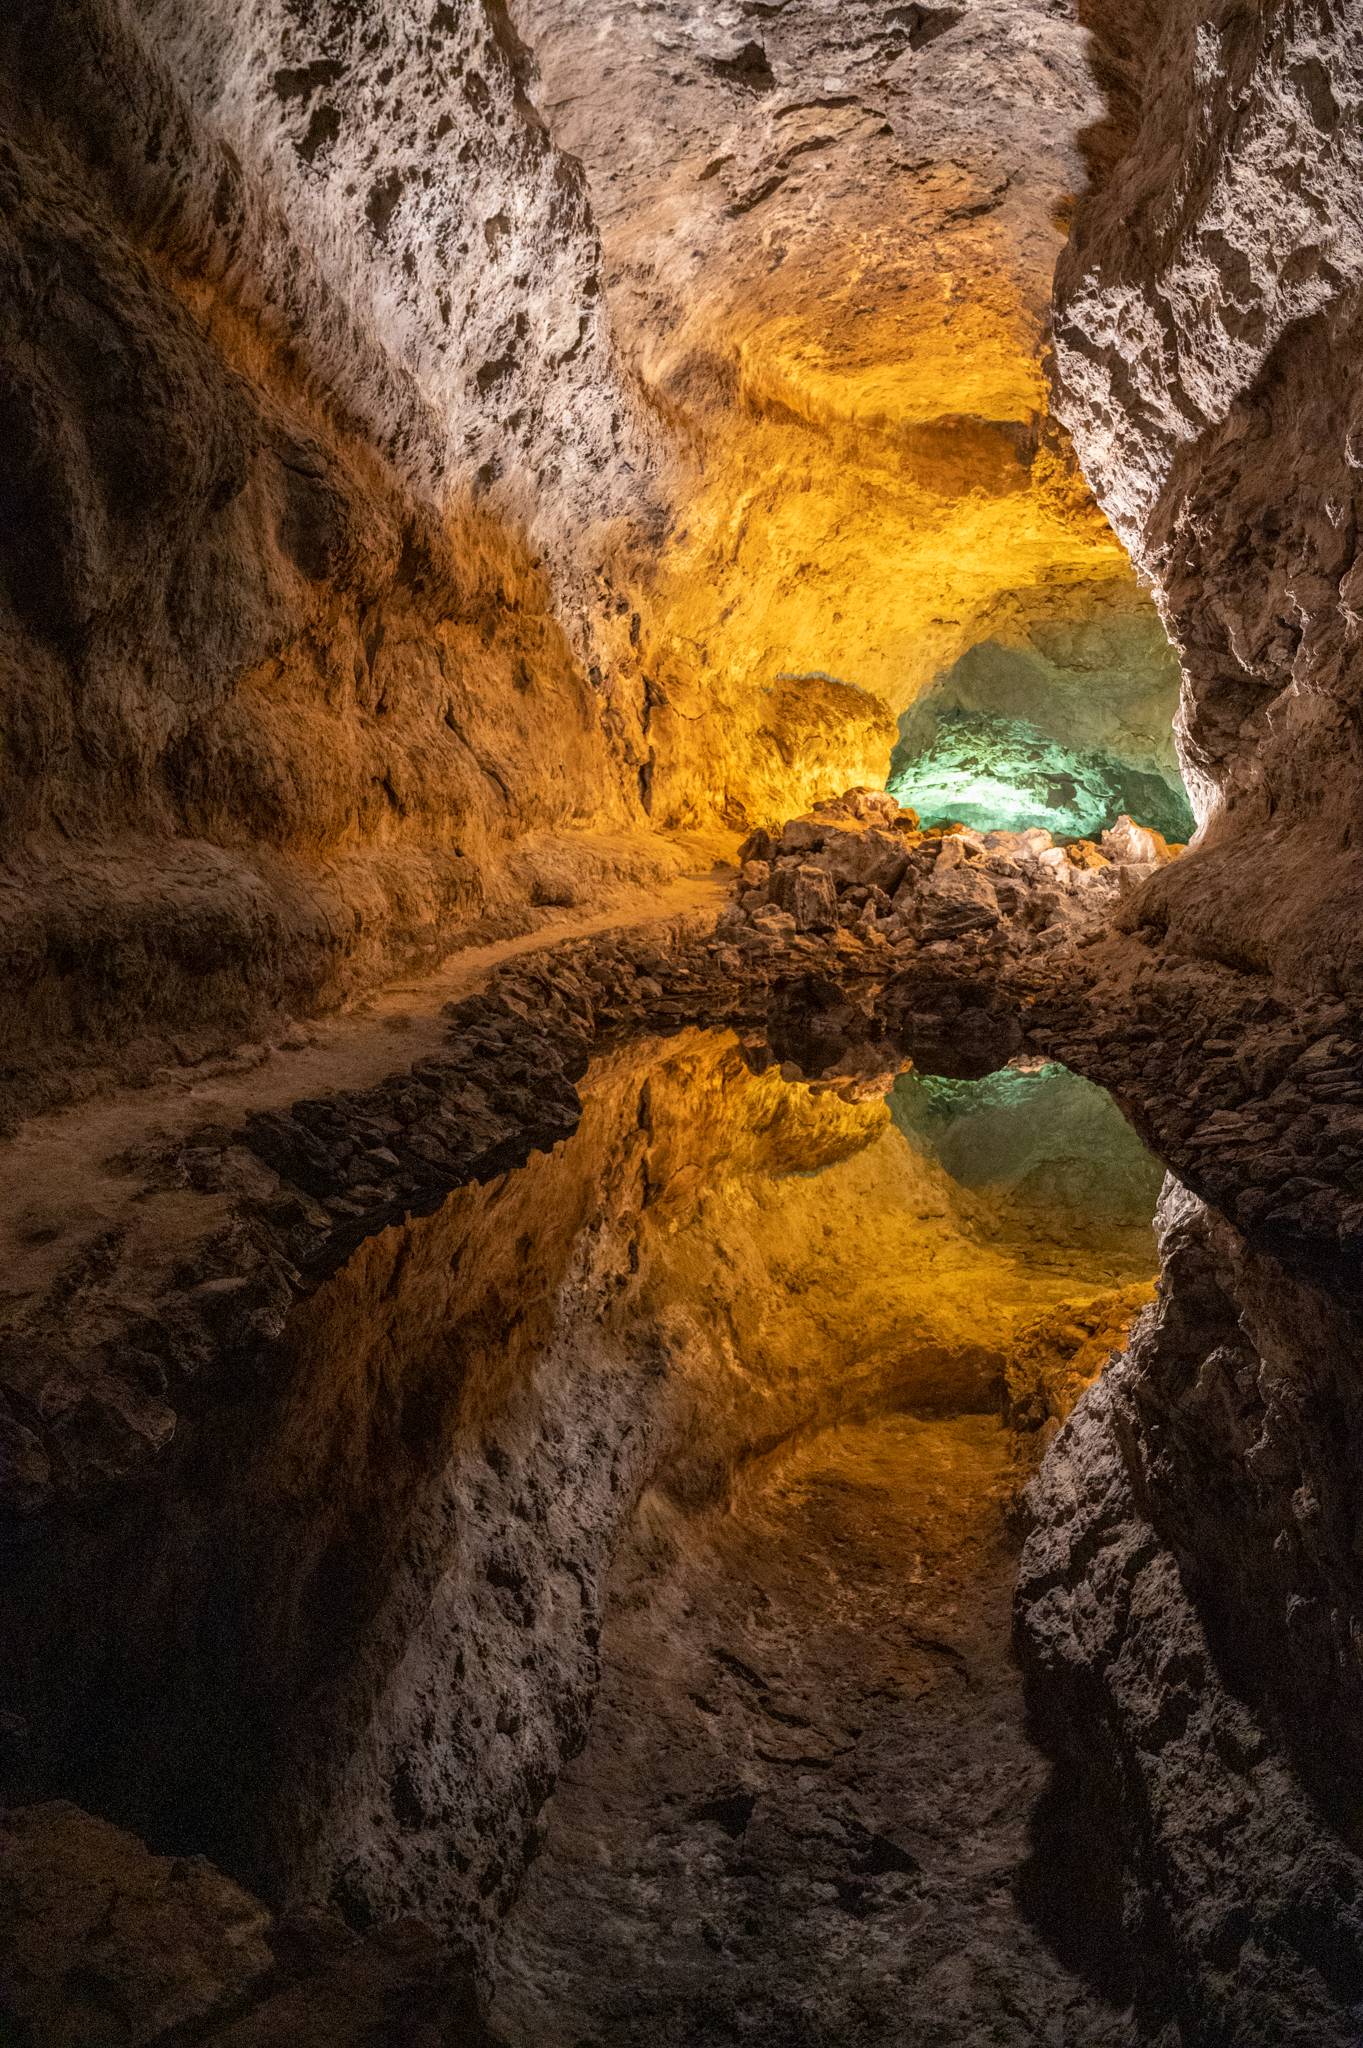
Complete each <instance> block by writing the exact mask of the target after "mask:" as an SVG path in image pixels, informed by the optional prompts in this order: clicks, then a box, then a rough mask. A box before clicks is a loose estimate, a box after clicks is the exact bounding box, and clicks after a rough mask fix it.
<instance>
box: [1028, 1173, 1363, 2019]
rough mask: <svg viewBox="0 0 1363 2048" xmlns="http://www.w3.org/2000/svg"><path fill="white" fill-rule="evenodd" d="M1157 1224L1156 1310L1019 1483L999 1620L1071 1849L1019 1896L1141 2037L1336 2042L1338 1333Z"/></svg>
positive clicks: (1348, 1325)
mask: <svg viewBox="0 0 1363 2048" xmlns="http://www.w3.org/2000/svg"><path fill="white" fill-rule="evenodd" d="M1162 1223H1163V1229H1164V1240H1163V1245H1162V1251H1163V1262H1164V1267H1163V1279H1162V1282H1161V1297H1160V1302H1159V1305H1158V1307H1157V1308H1155V1309H1152V1310H1147V1311H1146V1312H1145V1313H1144V1315H1143V1317H1142V1318H1141V1321H1140V1322H1139V1323H1138V1325H1137V1328H1136V1331H1135V1334H1134V1337H1133V1341H1132V1343H1131V1346H1130V1348H1129V1350H1128V1351H1127V1353H1126V1355H1125V1356H1124V1357H1122V1358H1121V1359H1119V1360H1117V1361H1116V1362H1115V1363H1114V1364H1113V1365H1112V1366H1110V1367H1109V1369H1108V1371H1107V1372H1106V1373H1105V1374H1104V1375H1103V1377H1102V1379H1101V1380H1100V1381H1099V1382H1098V1383H1097V1385H1096V1386H1095V1387H1093V1388H1092V1389H1091V1390H1090V1391H1089V1393H1087V1394H1086V1395H1085V1396H1084V1398H1083V1399H1082V1400H1081V1401H1080V1403H1079V1406H1078V1407H1077V1408H1076V1409H1075V1411H1074V1413H1073V1415H1072V1416H1071V1418H1070V1420H1069V1422H1068V1423H1067V1424H1066V1426H1065V1428H1064V1429H1063V1430H1062V1432H1061V1434H1060V1436H1059V1437H1058V1438H1057V1439H1056V1442H1055V1443H1054V1445H1053V1446H1052V1448H1051V1451H1050V1454H1049V1456H1048V1458H1047V1460H1046V1463H1045V1465H1044V1467H1043V1469H1042V1473H1041V1476H1040V1478H1039V1479H1038V1480H1037V1481H1036V1482H1035V1484H1034V1486H1033V1488H1032V1501H1031V1505H1032V1509H1033V1512H1034V1514H1035V1516H1036V1518H1037V1522H1038V1525H1039V1526H1038V1527H1037V1528H1036V1530H1035V1532H1034V1534H1033V1535H1032V1536H1031V1537H1030V1538H1029V1540H1028V1543H1027V1546H1026V1549H1025V1551H1024V1554H1023V1561H1022V1572H1021V1578H1020V1581H1019V1586H1018V1594H1017V1625H1018V1641H1019V1646H1020V1649H1021V1652H1022V1655H1023V1659H1024V1663H1025V1665H1026V1667H1027V1670H1028V1674H1029V1680H1030V1688H1031V1696H1032V1700H1033V1706H1034V1711H1035V1712H1036V1714H1037V1725H1038V1727H1039V1729H1041V1730H1042V1731H1043V1734H1044V1739H1045V1741H1046V1746H1047V1747H1048V1748H1050V1749H1051V1751H1052V1753H1053V1754H1056V1755H1058V1756H1059V1757H1060V1758H1061V1759H1062V1760H1063V1766H1064V1768H1063V1773H1062V1778H1061V1780H1060V1782H1059V1783H1058V1785H1057V1788H1056V1794H1055V1797H1056V1801H1057V1804H1058V1805H1059V1804H1063V1805H1065V1806H1066V1807H1068V1823H1067V1829H1066V1833H1065V1834H1064V1835H1062V1836H1060V1837H1058V1838H1057V1840H1056V1843H1055V1870H1054V1873H1053V1875H1054V1877H1055V1878H1056V1880H1060V1878H1061V1872H1060V1863H1061V1861H1062V1860H1063V1861H1068V1863H1069V1866H1070V1873H1069V1886H1068V1888H1067V1887H1066V1886H1065V1885H1064V1883H1063V1882H1061V1881H1057V1882H1056V1883H1054V1884H1052V1885H1051V1886H1049V1887H1048V1886H1047V1884H1046V1882H1045V1881H1044V1879H1043V1881H1042V1883H1041V1884H1040V1885H1039V1887H1038V1893H1037V1897H1038V1904H1039V1907H1040V1910H1041V1913H1042V1917H1043V1921H1047V1920H1048V1921H1049V1926H1050V1931H1051V1934H1052V1938H1053V1939H1054V1940H1056V1941H1057V1942H1058V1943H1059V1945H1060V1946H1061V1952H1062V1953H1070V1954H1073V1955H1076V1956H1077V1955H1079V1954H1080V1953H1086V1954H1087V1955H1088V1956H1089V1958H1090V1967H1093V1966H1094V1965H1095V1964H1096V1966H1097V1967H1098V1969H1099V1970H1100V1971H1101V1972H1103V1973H1105V1974H1106V1977H1107V1981H1108V1982H1109V1984H1110V1985H1111V1986H1112V1987H1113V1989H1114V1990H1115V1991H1116V1992H1117V1993H1118V1994H1119V1995H1129V1994H1134V1998H1135V2011H1136V2016H1137V2024H1138V2028H1139V2030H1140V2038H1141V2039H1143V2040H1156V2039H1158V2040H1159V2041H1160V2042H1161V2043H1163V2042H1165V2041H1168V2042H1170V2043H1173V2042H1180V2043H1191V2042H1194V2041H1196V2042H1197V2043H1199V2044H1203V2043H1205V2044H1207V2048H1221V2044H1223V2043H1224V2044H1226V2048H1230V2044H1232V2043H1235V2044H1237V2048H1240V2044H1249V2043H1257V2042H1261V2041H1262V2042H1269V2041H1300V2042H1302V2043H1303V2044H1305V2043H1306V2042H1311V2043H1313V2044H1315V2043H1322V2044H1324V2043H1333V2042H1338V2043H1340V2044H1344V2043H1346V2042H1347V2043H1353V2042H1354V2041H1355V2040H1356V2039H1357V2036H1358V2002H1359V1999H1360V1996H1361V1995H1363V1976H1361V1975H1360V1968H1359V1956H1360V1937H1361V1936H1363V1861H1360V1858H1359V1856H1358V1854H1357V1853H1356V1851H1357V1826H1358V1813H1357V1799H1356V1786H1357V1782H1358V1773H1357V1764H1356V1761H1355V1759H1354V1751H1355V1748H1356V1744H1357V1729H1358V1725H1359V1718H1358V1698H1357V1695H1358V1685H1359V1678H1358V1671H1359V1659H1358V1652H1357V1643H1356V1640H1355V1637H1356V1631H1357V1628H1358V1623H1357V1621H1356V1619H1355V1610H1356V1609H1357V1608H1358V1607H1359V1605H1360V1604H1361V1601H1360V1595H1361V1593H1363V1588H1361V1587H1360V1584H1359V1572H1358V1562H1357V1555H1356V1550H1355V1546H1354V1527H1355V1520H1356V1517H1355V1509H1354V1492H1355V1486H1354V1481H1353V1477H1352V1474H1353V1472H1354V1470H1355V1469H1356V1459H1357V1432H1358V1416H1357V1395H1356V1391H1355V1388H1354V1381H1355V1378H1356V1361H1357V1357H1358V1331H1357V1327H1356V1323H1355V1321H1354V1319H1353V1318H1351V1317H1350V1316H1348V1315H1346V1314H1345V1313H1344V1312H1343V1311H1341V1310H1340V1309H1339V1308H1338V1307H1337V1306H1335V1305H1334V1304H1332V1303H1331V1302H1329V1300H1328V1299H1327V1298H1325V1297H1323V1296H1321V1295H1319V1294H1318V1293H1317V1292H1316V1291H1315V1290H1312V1289H1310V1288H1308V1287H1305V1286H1303V1284H1302V1283H1301V1282H1300V1281H1299V1280H1293V1279H1292V1278H1291V1277H1290V1276H1289V1274H1287V1273H1286V1272H1284V1270H1283V1269H1282V1268H1281V1267H1278V1266H1276V1265H1275V1264H1274V1263H1273V1262H1271V1261H1266V1260H1263V1259H1261V1258H1257V1257H1255V1256H1254V1255H1253V1254H1252V1253H1250V1252H1249V1251H1248V1250H1247V1249H1246V1247H1245V1246H1244V1245H1243V1243H1242V1241H1241V1240H1240V1239H1239V1238H1238V1236H1237V1234H1236V1233H1235V1231H1234V1230H1232V1229H1231V1228H1230V1226H1229V1225H1227V1224H1226V1223H1224V1222H1223V1221H1221V1220H1220V1219H1219V1218H1217V1217H1215V1216H1214V1215H1213V1214H1212V1213H1211V1212H1209V1211H1208V1210H1206V1209H1205V1208H1204V1207H1203V1206H1202V1205H1201V1204H1200V1203H1199V1202H1197V1201H1196V1199H1195V1198H1193V1197H1191V1196H1189V1195H1188V1194H1187V1193H1186V1192H1185V1191H1184V1190H1183V1189H1181V1188H1180V1187H1179V1186H1178V1185H1177V1183H1175V1182H1173V1181H1170V1183H1169V1184H1168V1187H1167V1190H1166V1195H1165V1198H1164V1202H1163V1209H1162ZM1305 1361H1309V1368H1308V1369H1307V1370H1303V1365H1304V1362H1305ZM1192 1472H1196V1474H1197V1482H1196V1484H1195V1485H1190V1484H1189V1474H1190V1473H1192ZM1118 1845H1119V1846H1120V1850H1121V1853H1122V1859H1123V1864H1122V1871H1121V1874H1120V1880H1118V1877H1117V1874H1116V1873H1115V1872H1114V1870H1113V1868H1112V1863H1111V1855H1112V1850H1113V1848H1114V1847H1115V1846H1118Z"/></svg>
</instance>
